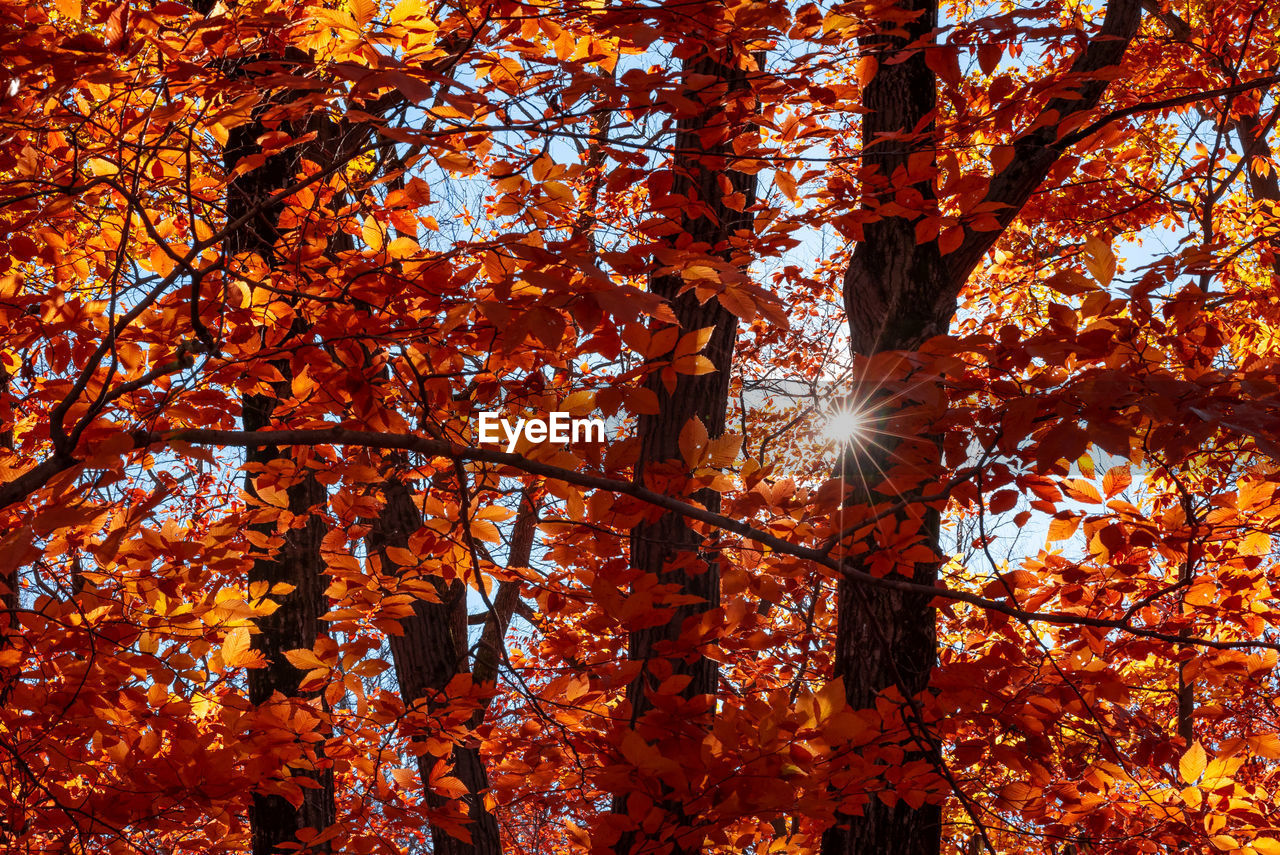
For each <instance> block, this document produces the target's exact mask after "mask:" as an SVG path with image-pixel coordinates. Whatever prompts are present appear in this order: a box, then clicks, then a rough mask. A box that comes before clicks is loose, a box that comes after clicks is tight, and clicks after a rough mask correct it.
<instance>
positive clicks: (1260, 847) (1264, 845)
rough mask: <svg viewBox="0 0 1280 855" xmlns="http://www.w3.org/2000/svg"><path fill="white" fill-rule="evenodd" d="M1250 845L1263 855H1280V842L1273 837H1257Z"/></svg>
mask: <svg viewBox="0 0 1280 855" xmlns="http://www.w3.org/2000/svg"><path fill="white" fill-rule="evenodd" d="M1249 845H1250V846H1252V847H1253V848H1254V850H1255V851H1257V852H1259V853H1261V855H1280V840H1275V839H1273V838H1271V837H1255V838H1254V839H1253V840H1250V841H1249Z"/></svg>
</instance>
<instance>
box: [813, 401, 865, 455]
mask: <svg viewBox="0 0 1280 855" xmlns="http://www.w3.org/2000/svg"><path fill="white" fill-rule="evenodd" d="M869 431H870V420H869V419H868V416H867V413H866V412H865V411H863V410H861V409H859V408H857V407H853V406H850V405H849V404H847V403H846V404H839V405H837V406H835V407H833V408H832V409H831V411H830V412H829V413H828V415H827V421H826V424H824V425H823V427H822V436H823V437H824V438H825V439H826V440H827V441H828V442H831V443H835V444H836V445H862V444H865V443H866V442H867V440H868V439H869V438H870V437H869Z"/></svg>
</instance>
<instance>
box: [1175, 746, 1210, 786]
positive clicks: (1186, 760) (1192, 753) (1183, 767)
mask: <svg viewBox="0 0 1280 855" xmlns="http://www.w3.org/2000/svg"><path fill="white" fill-rule="evenodd" d="M1207 762H1208V757H1207V755H1206V754H1205V752H1204V746H1202V745H1201V744H1200V743H1199V742H1193V743H1192V744H1191V747H1190V748H1188V749H1187V750H1186V752H1185V753H1184V754H1183V755H1182V758H1181V759H1180V760H1178V774H1179V775H1180V776H1181V777H1182V780H1184V781H1186V782H1187V783H1188V784H1194V783H1195V782H1196V781H1198V780H1200V776H1201V775H1202V774H1204V768H1205V764H1206V763H1207Z"/></svg>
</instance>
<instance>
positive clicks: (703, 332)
mask: <svg viewBox="0 0 1280 855" xmlns="http://www.w3.org/2000/svg"><path fill="white" fill-rule="evenodd" d="M714 330H715V328H714V327H703V328H702V329H700V330H694V331H693V332H691V333H685V334H684V335H682V336H680V341H679V342H678V343H677V344H676V350H675V353H674V354H673V356H674V357H675V358H676V359H679V358H680V357H682V356H688V355H689V354H691V353H701V352H702V349H703V348H704V347H706V346H707V342H709V341H711V333H712V332H713V331H714Z"/></svg>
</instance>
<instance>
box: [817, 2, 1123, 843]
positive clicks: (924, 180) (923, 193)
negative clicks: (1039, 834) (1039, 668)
mask: <svg viewBox="0 0 1280 855" xmlns="http://www.w3.org/2000/svg"><path fill="white" fill-rule="evenodd" d="M890 17H892V19H893V20H894V21H895V24H892V25H889V24H887V25H886V26H885V28H884V30H883V31H882V32H880V33H877V34H874V35H871V36H868V37H867V38H864V39H863V40H862V43H861V47H862V50H863V51H864V52H865V53H866V54H868V55H871V56H874V57H876V59H877V60H878V68H877V71H876V73H875V75H874V76H873V77H872V79H871V80H870V81H869V83H868V85H867V87H866V89H865V90H864V94H863V101H864V105H865V107H866V110H867V112H866V113H865V115H864V116H863V120H862V164H863V166H864V168H868V169H867V170H866V171H864V174H863V180H864V196H863V208H864V210H867V211H872V212H876V211H878V209H880V208H881V207H882V206H883V205H885V204H886V203H889V202H895V203H897V205H898V206H900V207H902V208H905V209H906V215H903V214H900V213H894V214H891V215H887V216H881V217H880V218H879V219H875V220H873V221H870V222H867V223H866V224H865V225H864V226H863V239H862V240H861V241H859V243H858V244H857V245H856V247H855V248H854V252H853V254H852V257H851V259H850V263H849V268H848V270H847V272H846V276H845V283H844V297H845V308H846V310H847V312H848V321H849V332H850V337H851V346H852V349H853V351H854V352H855V353H857V354H863V355H870V354H874V353H877V352H881V351H888V350H915V349H918V348H919V346H920V345H921V344H923V343H924V342H925V341H926V340H928V339H929V338H931V337H933V336H937V335H942V334H944V333H946V332H947V329H948V327H949V325H950V323H951V320H952V318H953V317H954V315H955V310H956V300H957V297H958V296H959V293H960V290H961V288H962V287H963V286H964V283H965V281H966V280H967V279H968V277H969V275H970V274H971V273H972V272H973V270H974V268H975V267H976V266H977V265H978V263H979V262H980V261H981V260H982V258H983V256H984V255H985V254H986V252H987V251H988V250H989V249H990V248H991V247H992V245H993V244H994V243H995V241H996V240H997V238H998V237H999V235H1000V233H1001V230H1002V229H1003V227H1004V226H1007V225H1008V224H1009V223H1010V222H1012V221H1013V219H1014V218H1015V217H1016V216H1017V215H1018V212H1019V211H1020V210H1021V209H1022V206H1023V205H1024V204H1025V203H1026V201H1027V199H1029V198H1030V197H1031V195H1032V193H1034V192H1035V190H1036V189H1037V188H1038V187H1040V186H1041V184H1042V183H1043V181H1044V179H1045V176H1046V175H1047V174H1048V172H1049V169H1050V168H1051V167H1052V166H1053V164H1054V163H1055V162H1056V161H1057V159H1058V158H1059V157H1060V156H1061V155H1062V153H1063V152H1064V151H1065V150H1066V147H1067V142H1065V141H1064V139H1065V134H1064V133H1063V132H1062V127H1063V122H1064V121H1065V120H1067V119H1068V118H1070V117H1071V116H1073V115H1076V114H1078V113H1079V112H1081V111H1087V110H1091V109H1093V108H1094V107H1095V106H1097V104H1098V101H1099V99H1100V98H1101V97H1102V94H1103V93H1104V91H1105V90H1106V86H1107V83H1106V80H1105V79H1099V78H1098V77H1096V76H1095V75H1093V74H1092V73H1093V72H1095V71H1098V70H1099V69H1102V68H1105V67H1107V66H1112V65H1115V64H1117V63H1118V62H1119V61H1120V60H1121V58H1122V57H1123V55H1124V51H1125V49H1126V47H1127V46H1128V43H1129V41H1130V40H1131V39H1132V38H1133V36H1134V35H1135V34H1136V32H1137V29H1138V24H1139V23H1140V21H1141V6H1140V0H1112V2H1111V3H1110V5H1109V6H1108V7H1107V12H1106V17H1105V19H1104V21H1103V25H1102V28H1101V31H1100V32H1099V33H1098V35H1097V36H1095V37H1094V38H1093V39H1091V40H1090V41H1089V42H1088V44H1087V45H1086V46H1085V47H1084V49H1083V50H1082V51H1081V52H1080V53H1079V54H1078V55H1077V57H1076V59H1075V61H1074V62H1073V64H1072V66H1071V69H1070V71H1069V74H1070V75H1071V76H1072V77H1073V78H1075V79H1076V80H1077V81H1078V82H1077V84H1076V86H1075V94H1076V95H1077V96H1078V97H1070V98H1062V97H1060V98H1055V99H1053V100H1051V101H1050V102H1049V103H1048V104H1047V105H1046V106H1045V108H1044V110H1043V111H1042V112H1041V114H1040V117H1039V119H1038V120H1037V121H1036V122H1035V123H1033V124H1032V128H1034V130H1032V131H1030V132H1028V133H1026V134H1024V135H1022V136H1021V137H1018V138H1016V139H1015V140H1013V141H1012V143H1011V145H1010V147H1011V148H1012V158H1011V159H1009V160H1008V161H1007V166H1005V167H1004V168H1003V169H1002V170H1000V171H999V172H998V173H997V174H996V175H994V176H993V177H992V179H991V180H990V183H989V187H988V191H987V194H986V198H985V199H984V202H988V203H997V204H998V205H999V206H1000V207H999V208H998V209H997V210H998V212H997V213H996V218H997V220H998V221H999V223H1000V225H1001V229H999V230H994V231H974V230H971V229H966V231H965V234H964V238H963V240H962V242H961V245H960V247H959V248H958V249H956V250H955V251H953V252H951V253H948V254H945V255H944V254H943V253H942V251H941V249H940V247H939V244H938V242H937V241H936V240H932V241H926V242H923V243H917V240H916V234H915V220H916V219H917V218H918V216H919V215H927V214H929V213H930V212H933V211H936V209H937V193H936V189H935V186H934V175H935V172H936V155H937V145H938V140H937V135H936V132H935V122H934V118H935V109H936V106H937V81H936V79H935V75H934V73H933V72H932V71H931V70H930V68H929V66H928V63H927V61H926V51H927V50H929V47H928V46H929V45H931V44H934V43H935V40H936V32H937V26H938V5H937V3H936V0H898V2H897V3H895V4H894V7H893V15H892V16H890V15H886V20H889V19H890ZM921 48H923V49H921ZM903 176H905V180H904V178H903ZM923 441H924V444H927V443H928V442H929V441H930V440H929V438H928V437H925V438H923ZM919 444H920V443H919V442H917V445H919ZM904 448H905V444H904V443H901V442H899V441H895V440H886V441H885V442H884V443H883V445H882V446H881V447H878V448H874V449H872V450H870V451H865V452H859V453H856V454H855V453H853V452H850V453H849V454H847V455H846V457H845V459H844V464H843V466H844V474H845V476H846V480H847V482H848V485H849V487H850V488H852V489H851V492H850V495H849V498H848V500H847V502H848V504H850V505H855V504H866V503H876V502H882V501H884V500H885V498H886V497H885V496H882V495H878V494H876V493H874V491H873V490H871V489H869V488H871V487H874V485H875V483H876V482H878V481H881V480H882V479H883V473H884V472H887V471H888V470H889V469H890V468H891V467H892V465H893V463H894V458H895V455H896V454H899V453H901V451H902V450H903V449H904ZM926 451H927V449H926ZM917 453H918V452H917ZM905 498H907V499H908V500H910V499H912V498H913V496H912V495H911V494H908V495H907V496H906V497H905ZM899 523H900V524H909V525H918V526H919V536H920V538H921V539H922V540H923V541H924V542H925V543H926V544H927V545H928V546H930V547H931V548H933V550H934V551H935V552H936V551H937V549H938V533H939V518H938V513H937V511H936V510H933V509H929V508H925V507H923V506H921V505H911V504H908V505H907V506H906V507H905V508H903V510H902V511H901V512H900V514H899ZM874 551H875V545H874V544H871V545H869V548H868V549H866V550H864V551H863V552H862V553H861V556H863V557H861V558H859V559H851V565H852V566H854V567H855V569H860V570H869V569H870V568H869V567H868V566H863V565H864V564H866V563H867V560H868V559H867V557H866V556H869V555H870V554H871V553H872V552H874ZM912 569H913V571H914V572H913V575H912V576H911V577H910V580H911V581H913V582H917V583H922V584H933V583H935V582H936V581H937V577H938V569H939V565H938V564H936V563H915V564H914V565H913V568H912ZM891 575H894V576H901V575H902V574H900V573H899V572H897V571H895V572H894V573H892V574H891ZM837 602H838V612H837V614H838V621H837V630H836V649H835V676H837V677H841V678H843V680H844V683H845V687H846V695H847V698H848V701H849V703H850V704H851V705H852V706H853V707H854V708H855V709H865V708H870V707H874V706H875V700H876V698H877V697H878V696H880V695H882V694H883V693H885V692H887V691H888V692H891V693H892V692H894V690H896V693H900V695H901V696H902V697H901V698H900V699H899V700H898V705H899V708H900V710H901V716H902V719H903V720H904V722H905V723H906V725H907V729H908V731H910V732H911V733H912V736H913V737H914V743H913V744H911V745H908V746H907V748H908V752H909V754H914V756H916V757H922V756H932V755H933V752H932V749H931V746H930V744H929V740H928V738H927V734H925V733H924V732H923V731H922V726H923V725H922V723H921V722H919V721H916V720H915V719H916V717H915V714H914V705H913V704H912V703H911V701H910V699H911V698H913V697H914V696H917V695H919V694H920V693H921V692H924V691H926V690H927V688H928V686H929V679H930V674H931V672H932V670H933V667H934V665H935V664H936V662H937V635H936V618H935V613H934V609H933V608H932V607H931V606H930V598H928V597H925V596H920V595H915V594H908V593H902V592H897V591H888V590H884V589H880V588H870V587H866V586H860V585H858V584H857V583H853V582H850V581H848V580H843V581H841V582H840V583H839V585H838V587H837ZM941 821H942V814H941V807H940V806H939V805H938V804H930V803H925V804H924V805H923V806H922V807H920V808H918V809H917V808H912V807H910V806H909V805H908V804H906V803H905V802H903V801H900V800H899V801H897V802H896V803H895V804H894V805H893V806H889V805H887V804H886V803H885V802H884V801H882V800H881V799H879V798H878V797H876V796H874V795H873V796H872V797H871V798H870V800H869V801H868V802H867V803H866V804H865V806H864V807H863V811H862V813H861V814H860V815H856V816H855V815H850V814H837V817H836V822H835V823H834V824H833V825H832V826H831V827H830V828H829V829H828V830H827V831H826V832H825V833H824V835H823V839H822V855H872V853H875V855H882V854H883V855H936V853H938V852H939V851H940V848H941V839H942V827H941Z"/></svg>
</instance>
